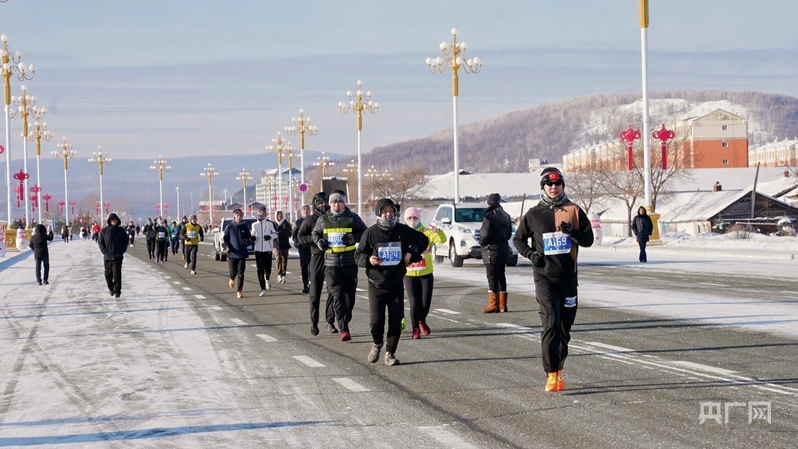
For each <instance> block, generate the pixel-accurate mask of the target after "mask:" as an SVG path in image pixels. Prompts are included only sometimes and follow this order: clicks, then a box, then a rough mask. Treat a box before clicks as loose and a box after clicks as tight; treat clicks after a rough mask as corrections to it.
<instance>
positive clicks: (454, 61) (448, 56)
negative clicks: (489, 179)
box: [426, 28, 482, 204]
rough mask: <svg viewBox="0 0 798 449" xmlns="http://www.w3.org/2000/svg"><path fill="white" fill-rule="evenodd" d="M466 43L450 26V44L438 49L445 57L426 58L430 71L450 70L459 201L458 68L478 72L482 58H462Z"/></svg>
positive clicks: (455, 200) (456, 187) (455, 29)
mask: <svg viewBox="0 0 798 449" xmlns="http://www.w3.org/2000/svg"><path fill="white" fill-rule="evenodd" d="M467 48H468V45H467V44H466V43H465V42H460V41H458V40H457V28H452V44H451V45H449V44H448V43H447V42H446V41H444V42H441V45H440V49H441V51H442V52H443V55H444V56H445V58H442V57H440V56H438V57H437V58H427V61H426V62H427V68H428V69H429V71H430V72H432V73H444V72H445V71H446V68H447V67H448V68H450V69H451V70H452V111H453V115H454V128H453V133H454V202H455V204H457V203H459V202H460V151H459V148H458V139H457V95H458V94H459V91H460V77H459V72H460V69H463V72H465V73H478V72H479V71H480V70H482V59H480V58H478V57H475V58H473V59H463V58H462V56H461V55H463V54H465V52H466V49H467Z"/></svg>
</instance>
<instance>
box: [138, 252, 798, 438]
mask: <svg viewBox="0 0 798 449" xmlns="http://www.w3.org/2000/svg"><path fill="white" fill-rule="evenodd" d="M142 243H143V242H142ZM143 246H144V245H140V244H139V245H136V247H135V248H134V249H133V250H132V253H133V255H134V256H135V257H138V258H144V259H146V256H145V253H144V249H143ZM200 253H201V255H202V256H203V257H201V258H200V262H199V265H198V268H197V270H198V273H197V275H194V276H191V275H190V274H189V272H188V270H185V269H183V265H182V263H180V262H179V261H178V262H175V261H174V260H170V261H169V262H167V264H165V265H162V266H157V265H155V264H153V267H154V269H158V270H162V273H163V275H164V276H168V279H169V281H170V282H171V281H172V280H177V281H175V282H184V283H187V284H190V285H191V287H192V289H193V291H192V294H194V293H199V294H200V295H201V296H202V297H203V298H204V299H202V300H196V301H192V304H193V307H195V309H196V312H197V314H198V315H199V316H200V317H201V318H202V320H203V322H204V324H205V326H206V328H207V329H209V332H210V334H211V339H212V343H213V346H214V348H215V351H216V353H217V358H218V360H219V363H220V364H221V366H222V368H223V371H224V374H223V375H224V376H225V377H226V378H228V380H229V382H230V383H231V384H232V385H234V387H235V388H234V389H233V392H234V394H233V397H228V398H225V400H224V401H223V404H220V407H226V408H232V409H241V410H247V409H253V410H259V409H261V408H263V407H264V404H268V407H269V408H270V409H274V410H277V411H278V413H277V416H278V417H279V418H280V420H283V421H284V420H289V419H292V420H298V421H307V422H312V423H317V424H319V425H318V426H312V425H311V426H307V427H301V428H296V429H292V430H291V431H290V432H283V433H279V434H277V435H279V438H278V439H276V440H275V441H272V442H264V441H255V440H253V441H249V440H247V439H243V440H240V441H239V444H238V446H239V447H242V448H247V447H269V446H270V444H269V443H271V444H274V445H277V444H278V443H279V444H280V445H281V446H284V447H399V446H411V447H413V446H416V447H428V448H435V447H457V448H461V447H508V448H509V447H617V446H621V447H699V446H700V447H725V448H729V447H752V446H753V447H756V446H760V447H762V446H764V447H795V441H797V440H798V369H797V368H798V362H796V360H798V342H796V341H795V340H792V339H789V338H783V337H776V336H773V335H766V334H762V333H757V332H752V331H748V330H746V331H744V330H740V329H737V328H734V327H729V326H716V325H712V324H707V323H704V322H702V321H700V320H685V319H675V318H674V319H671V318H663V317H659V316H650V315H646V314H645V313H642V312H641V313H629V312H628V311H619V310H617V309H616V308H610V307H601V306H595V307H591V306H589V305H583V306H581V307H580V310H579V314H578V316H577V322H576V325H575V328H574V332H573V340H572V342H571V355H570V357H569V359H568V362H567V363H566V368H565V371H564V372H565V382H566V391H564V392H562V393H546V392H544V391H543V385H544V383H545V375H544V373H543V372H542V368H541V364H540V360H539V354H540V347H539V337H538V336H539V331H540V326H539V319H538V317H537V313H536V312H537V307H536V303H535V300H534V295H533V294H531V293H530V294H526V295H523V294H518V293H514V294H511V295H510V299H509V308H510V312H509V313H502V314H482V313H481V311H480V308H481V307H483V306H484V305H485V304H486V299H487V298H486V294H485V287H484V286H478V285H474V284H473V283H466V282H462V281H456V280H452V279H447V278H445V277H437V278H436V281H435V296H434V303H433V311H432V313H431V316H430V318H429V320H428V323H429V324H430V326H431V327H432V331H433V332H432V334H431V335H430V336H429V337H424V338H422V339H421V340H415V341H414V340H411V339H410V335H409V332H406V333H404V334H403V335H402V340H401V342H400V344H399V348H398V351H397V358H399V359H400V360H401V365H400V366H395V367H387V366H385V365H383V364H382V360H380V362H379V363H377V364H370V363H368V362H367V360H366V355H367V353H368V351H369V347H370V341H371V339H370V335H369V333H368V303H367V299H366V297H365V291H362V290H361V291H359V292H358V298H357V300H358V302H357V305H356V307H355V311H354V317H353V320H352V325H351V330H352V333H353V340H352V341H351V342H348V343H344V342H341V341H340V340H339V338H338V335H337V334H328V333H326V332H325V331H324V329H323V328H322V333H321V334H320V335H318V336H316V337H314V336H311V334H310V325H309V321H308V306H307V295H304V294H301V292H300V290H301V287H302V286H301V283H300V282H299V267H298V259H296V258H292V259H291V260H290V263H289V276H288V282H287V283H286V284H277V283H276V282H274V281H275V280H276V275H273V276H272V278H273V279H272V280H273V282H272V286H273V287H272V289H271V290H270V291H269V292H268V295H267V296H266V297H264V298H260V297H258V296H257V293H258V291H259V288H258V287H257V280H256V277H255V267H254V261H253V263H252V265H251V266H248V268H247V276H246V277H247V281H246V287H245V294H246V296H245V297H244V298H243V299H236V298H235V296H234V293H233V291H232V290H231V289H229V288H228V286H227V277H226V272H227V264H226V263H223V262H217V261H214V260H213V258H212V257H211V256H210V254H211V246H209V245H203V246H202V247H201V250H200ZM173 257H174V256H173ZM462 270H468V272H469V273H470V272H473V276H474V278H475V279H482V278H483V277H484V274H483V273H484V272H483V268H482V266H481V265H479V264H470V263H467V264H466V265H465V266H464V267H463V268H462ZM528 270H529V267H528V265H526V264H523V263H522V264H520V265H519V266H518V267H515V268H508V273H510V274H516V273H524V272H525V271H528ZM710 282H711V283H710ZM780 282H789V283H790V285H787V286H786V287H785V285H776V284H774V281H773V279H768V278H766V277H762V276H760V275H751V276H740V275H729V276H717V277H713V278H712V279H711V280H708V279H707V277H706V275H701V274H696V273H689V272H668V271H665V270H663V271H661V272H659V271H657V270H656V267H654V268H651V267H649V270H647V272H646V273H639V272H635V271H634V270H627V269H624V268H623V267H617V266H607V265H601V264H594V265H591V264H586V265H584V266H583V267H582V269H581V270H580V283H582V284H586V283H590V284H593V285H594V286H595V285H597V284H600V285H606V286H607V287H608V288H611V287H612V286H614V285H624V286H627V287H628V286H630V285H631V286H633V287H638V288H640V289H641V292H643V293H644V292H645V291H646V290H649V289H667V290H668V291H671V292H673V294H674V295H678V294H679V293H680V292H686V291H691V292H696V289H699V291H700V290H701V289H706V290H707V291H711V292H713V294H722V295H729V296H730V297H736V298H746V297H758V295H762V294H763V292H765V294H772V295H774V296H775V295H777V294H778V293H779V292H784V291H789V290H796V289H798V284H797V283H796V282H795V281H784V280H780ZM360 287H361V288H365V275H364V274H363V273H361V277H360ZM781 295H782V296H784V295H785V294H784V293H781ZM585 299H587V298H585ZM781 299H782V300H795V298H794V297H793V298H781ZM585 302H587V301H585ZM749 406H750V407H751V408H750V410H749ZM766 408H767V409H768V411H769V412H770V415H769V419H770V422H767V420H766V419H765V417H766V413H765V409H766ZM749 416H750V417H751V422H750V423H749ZM275 419H277V418H275ZM702 420H703V423H702V422H701V421H702ZM718 421H720V422H718ZM242 435H246V434H242ZM264 443H266V446H263V444H264Z"/></svg>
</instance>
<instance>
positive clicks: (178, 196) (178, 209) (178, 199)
mask: <svg viewBox="0 0 798 449" xmlns="http://www.w3.org/2000/svg"><path fill="white" fill-rule="evenodd" d="M175 192H177V213H176V214H175V216H176V217H177V219H178V220H180V186H178V187H175Z"/></svg>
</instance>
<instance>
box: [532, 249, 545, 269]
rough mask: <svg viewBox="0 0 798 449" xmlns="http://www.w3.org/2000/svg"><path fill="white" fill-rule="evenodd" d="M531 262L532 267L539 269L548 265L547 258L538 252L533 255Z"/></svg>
mask: <svg viewBox="0 0 798 449" xmlns="http://www.w3.org/2000/svg"><path fill="white" fill-rule="evenodd" d="M529 260H531V261H532V265H534V266H536V267H538V268H543V266H544V265H546V257H545V256H544V255H543V254H540V253H539V252H537V251H535V252H534V253H532V257H530V258H529Z"/></svg>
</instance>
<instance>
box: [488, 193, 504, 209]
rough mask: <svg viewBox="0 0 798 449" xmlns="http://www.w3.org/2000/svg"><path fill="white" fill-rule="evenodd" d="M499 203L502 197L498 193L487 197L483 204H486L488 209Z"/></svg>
mask: <svg viewBox="0 0 798 449" xmlns="http://www.w3.org/2000/svg"><path fill="white" fill-rule="evenodd" d="M501 201H502V197H501V195H499V194H498V193H491V194H490V195H488V199H487V200H485V202H486V203H488V206H489V207H496V206H498V205H499V203H501Z"/></svg>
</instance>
